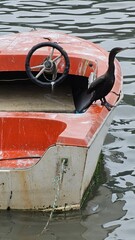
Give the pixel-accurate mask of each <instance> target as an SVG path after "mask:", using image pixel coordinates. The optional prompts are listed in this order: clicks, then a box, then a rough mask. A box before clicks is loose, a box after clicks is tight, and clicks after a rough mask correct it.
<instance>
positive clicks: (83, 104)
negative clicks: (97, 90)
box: [75, 91, 93, 113]
mask: <svg viewBox="0 0 135 240" xmlns="http://www.w3.org/2000/svg"><path fill="white" fill-rule="evenodd" d="M92 103H93V93H91V94H88V93H87V91H85V92H83V93H82V94H81V95H80V96H79V98H78V99H77V101H75V109H76V112H78V113H82V112H84V111H85V110H86V109H87V108H88V107H89V106H90V105H91V104H92Z"/></svg>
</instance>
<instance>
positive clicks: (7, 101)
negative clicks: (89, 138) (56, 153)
mask: <svg viewBox="0 0 135 240" xmlns="http://www.w3.org/2000/svg"><path fill="white" fill-rule="evenodd" d="M0 111H34V112H40V111H43V112H44V111H45V112H73V111H74V103H73V98H72V92H71V88H70V86H69V85H68V84H67V83H63V84H61V85H60V86H57V87H55V89H54V90H53V91H52V90H51V89H50V88H41V87H38V86H37V85H35V84H34V83H32V82H31V81H29V80H19V81H0Z"/></svg>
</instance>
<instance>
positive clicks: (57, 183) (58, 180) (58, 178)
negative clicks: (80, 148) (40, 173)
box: [40, 159, 67, 235]
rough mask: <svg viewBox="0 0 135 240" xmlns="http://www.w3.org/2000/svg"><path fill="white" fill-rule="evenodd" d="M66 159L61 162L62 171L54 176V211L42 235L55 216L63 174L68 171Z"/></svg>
mask: <svg viewBox="0 0 135 240" xmlns="http://www.w3.org/2000/svg"><path fill="white" fill-rule="evenodd" d="M66 161H67V160H66V159H63V160H62V162H61V169H60V172H59V174H58V175H57V176H56V177H55V178H54V184H55V188H56V193H55V198H54V202H53V206H52V211H51V213H50V216H49V219H48V221H47V223H46V225H45V227H44V228H43V230H42V232H41V234H40V235H42V234H43V233H44V232H45V231H46V230H47V227H48V225H49V223H50V221H51V219H52V216H53V213H54V211H55V209H56V203H57V201H58V198H59V195H60V187H61V183H62V180H63V176H64V173H65V172H66V169H65V168H66Z"/></svg>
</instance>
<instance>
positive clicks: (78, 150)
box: [0, 31, 122, 211]
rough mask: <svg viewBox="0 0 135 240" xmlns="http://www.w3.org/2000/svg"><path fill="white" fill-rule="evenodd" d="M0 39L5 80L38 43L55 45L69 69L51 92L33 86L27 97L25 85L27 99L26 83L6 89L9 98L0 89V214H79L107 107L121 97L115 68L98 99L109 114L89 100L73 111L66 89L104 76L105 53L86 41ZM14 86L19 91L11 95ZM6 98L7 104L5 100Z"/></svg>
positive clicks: (45, 34)
mask: <svg viewBox="0 0 135 240" xmlns="http://www.w3.org/2000/svg"><path fill="white" fill-rule="evenodd" d="M1 40H2V46H1V52H0V60H1V62H2V64H1V66H0V72H1V74H2V75H3V74H4V75H3V76H6V77H7V76H8V77H9V76H10V75H13V73H14V72H15V73H19V74H22V73H23V72H24V71H25V68H24V66H25V64H24V63H25V59H26V56H27V54H28V52H29V50H30V48H31V47H33V45H35V44H38V43H40V42H42V41H46V42H57V44H60V45H61V46H62V48H64V49H65V51H66V52H67V53H68V56H69V59H70V70H69V75H68V76H67V78H68V80H67V82H66V81H65V83H64V82H63V84H61V86H58V88H56V89H55V88H54V89H53V88H52V90H53V91H50V89H48V88H46V89H42V90H41V89H40V90H39V89H38V88H36V87H39V86H35V85H34V94H33V92H32V91H31V90H33V85H30V88H29V92H30V97H29V98H27V97H26V90H25V87H26V86H28V85H25V84H22V83H21V82H19V84H18V85H16V84H14V85H13V86H14V89H15V91H16V89H17V93H16V92H15V95H14V97H13V96H12V91H11V92H10V91H9V89H10V88H11V87H9V89H7V88H5V90H4V91H2V93H3V95H2V93H1V96H2V101H1V105H2V103H3V105H2V106H1V109H0V209H4V210H6V209H17V210H44V211H50V210H51V209H53V210H54V209H55V210H64V211H66V210H70V209H79V208H80V207H81V204H82V200H83V196H84V194H85V192H86V191H87V189H88V187H89V184H90V183H91V179H92V177H93V174H94V171H95V169H96V166H97V162H98V159H99V155H100V152H101V149H102V145H103V142H104V139H105V136H106V134H107V131H108V128H109V126H110V124H111V121H112V119H113V114H114V112H115V107H116V106H117V105H118V103H119V101H120V100H121V98H122V93H121V92H122V73H121V68H120V64H119V62H118V61H117V60H116V61H115V76H116V79H115V84H114V86H113V89H112V91H111V92H110V93H109V94H108V95H107V97H106V99H107V101H108V102H109V103H110V104H112V105H114V107H113V108H112V109H111V111H108V110H107V109H106V107H105V106H101V103H100V101H97V102H96V103H93V104H92V105H91V106H90V107H88V109H86V111H84V112H83V113H76V112H75V106H74V103H75V101H74V96H75V95H76V92H75V95H74V94H73V92H74V91H73V90H75V91H76V90H78V89H77V88H78V86H79V89H80V88H82V89H81V90H84V89H85V90H86V87H88V79H89V78H91V77H92V76H93V75H94V74H96V76H97V77H99V76H100V75H102V74H103V73H104V72H105V71H106V69H107V63H108V53H107V52H106V51H105V50H103V49H102V48H101V47H99V46H97V45H95V44H93V43H91V42H89V41H86V40H82V39H79V38H75V37H72V36H69V35H64V34H62V33H55V32H49V31H34V32H31V33H20V34H18V35H16V34H13V35H12V36H10V38H8V37H7V36H5V37H2V38H1ZM48 51H49V50H48V47H47V49H46V51H45V52H44V51H42V50H40V54H37V55H36V54H35V55H34V58H35V61H37V62H38V61H39V60H41V59H42V60H43V59H44V58H45V57H46V54H48ZM55 57H56V56H55ZM58 58H59V57H58ZM36 64H37V63H36ZM40 64H41V62H40ZM41 65H42V64H41ZM37 66H40V65H37ZM59 74H61V72H60V73H59ZM18 80H19V81H21V80H20V79H18ZM25 80H26V82H28V80H29V79H28V78H27V79H25ZM92 80H94V79H92ZM4 84H5V82H4V81H3V84H1V87H2V85H3V86H7V85H6V84H5V85H4ZM21 84H22V85H21ZM32 84H33V83H32ZM64 84H65V85H64ZM66 84H67V85H66ZM19 85H20V90H21V92H18V91H19V90H18V86H19ZM84 85H85V88H84ZM10 86H11V85H10ZM22 86H23V87H22ZM67 86H68V87H67ZM63 87H64V90H63ZM0 89H1V88H0ZM68 89H69V90H72V92H68ZM7 90H8V92H7ZM22 91H24V92H23V94H22ZM37 91H39V94H40V98H39V97H38V96H39V95H37ZM9 92H10V94H9ZM61 93H62V94H63V95H61ZM5 95H6V97H5ZM8 95H10V97H11V98H10V101H6V100H7V99H8V97H9V96H8ZM7 96H8V97H7ZM78 96H79V95H78ZM16 97H18V98H17V100H16ZM25 98H26V101H25V102H24V99H25ZM20 99H21V101H20ZM35 99H36V100H38V101H37V102H36V103H35ZM69 99H70V103H69ZM12 100H14V101H12ZM41 101H42V103H41ZM10 102H11V104H10ZM15 103H17V104H15ZM15 105H16V106H15Z"/></svg>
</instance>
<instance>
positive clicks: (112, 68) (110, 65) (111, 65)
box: [108, 52, 116, 76]
mask: <svg viewBox="0 0 135 240" xmlns="http://www.w3.org/2000/svg"><path fill="white" fill-rule="evenodd" d="M115 55H116V54H115V53H114V52H110V54H109V62H108V73H109V74H110V75H112V76H114V71H115V64H114V58H115Z"/></svg>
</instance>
